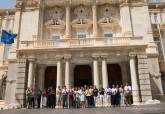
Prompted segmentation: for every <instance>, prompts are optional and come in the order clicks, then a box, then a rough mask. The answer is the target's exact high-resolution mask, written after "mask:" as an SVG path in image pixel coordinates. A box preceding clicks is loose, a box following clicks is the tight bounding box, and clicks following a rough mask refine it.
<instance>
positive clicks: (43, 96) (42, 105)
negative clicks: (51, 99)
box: [41, 89, 47, 108]
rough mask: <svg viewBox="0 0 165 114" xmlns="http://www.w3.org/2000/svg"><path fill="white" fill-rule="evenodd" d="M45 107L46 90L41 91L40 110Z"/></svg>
mask: <svg viewBox="0 0 165 114" xmlns="http://www.w3.org/2000/svg"><path fill="white" fill-rule="evenodd" d="M46 106H47V94H46V89H44V90H43V91H42V96H41V108H42V107H46Z"/></svg>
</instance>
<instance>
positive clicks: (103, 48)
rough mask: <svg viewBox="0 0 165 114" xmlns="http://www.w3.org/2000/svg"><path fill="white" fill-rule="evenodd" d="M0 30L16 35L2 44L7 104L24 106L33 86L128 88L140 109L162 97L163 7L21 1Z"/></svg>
mask: <svg viewBox="0 0 165 114" xmlns="http://www.w3.org/2000/svg"><path fill="white" fill-rule="evenodd" d="M0 27H1V28H2V29H5V30H8V31H12V32H14V33H17V34H18V36H17V38H16V39H15V42H14V44H12V45H4V44H2V43H1V44H0V77H1V83H2V82H3V84H1V92H0V93H1V98H3V99H4V100H5V103H6V104H11V103H18V104H20V105H21V106H24V104H25V90H26V89H27V87H30V88H40V89H44V88H47V87H49V86H53V87H55V88H57V87H58V86H64V85H66V86H67V87H69V86H77V87H78V86H83V85H96V86H97V87H98V88H99V87H105V88H106V87H107V86H110V85H113V84H115V85H116V84H119V85H121V84H123V85H124V84H125V83H126V82H128V83H129V84H131V85H132V90H133V91H132V92H133V100H134V103H135V104H136V103H140V102H141V103H145V102H146V101H147V100H149V99H160V98H162V96H163V85H164V84H165V83H162V82H163V81H164V80H165V78H164V77H165V76H164V74H165V73H164V72H165V66H164V46H165V41H164V39H165V31H164V30H165V1H164V0H26V1H25V0H17V1H16V6H15V8H14V9H1V10H0ZM163 31H164V32H163ZM4 83H5V84H4ZM5 88H6V89H5ZM164 88H165V87H164Z"/></svg>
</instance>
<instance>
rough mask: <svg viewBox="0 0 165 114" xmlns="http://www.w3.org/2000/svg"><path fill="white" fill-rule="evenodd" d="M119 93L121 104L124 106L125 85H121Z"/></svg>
mask: <svg viewBox="0 0 165 114" xmlns="http://www.w3.org/2000/svg"><path fill="white" fill-rule="evenodd" d="M119 92H120V97H121V99H120V104H121V105H122V106H123V105H124V89H123V85H120V88H119Z"/></svg>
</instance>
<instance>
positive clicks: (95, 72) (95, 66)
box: [93, 58, 100, 88]
mask: <svg viewBox="0 0 165 114" xmlns="http://www.w3.org/2000/svg"><path fill="white" fill-rule="evenodd" d="M93 75H94V76H93V79H94V85H95V86H96V87H97V88H99V84H100V83H99V70H98V60H97V58H94V60H93Z"/></svg>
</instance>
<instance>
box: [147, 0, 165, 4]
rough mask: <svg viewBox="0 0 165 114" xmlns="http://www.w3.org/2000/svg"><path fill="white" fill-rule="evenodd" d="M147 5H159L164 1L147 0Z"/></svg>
mask: <svg viewBox="0 0 165 114" xmlns="http://www.w3.org/2000/svg"><path fill="white" fill-rule="evenodd" d="M148 3H151V4H155V3H156V4H160V3H165V0H148Z"/></svg>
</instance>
